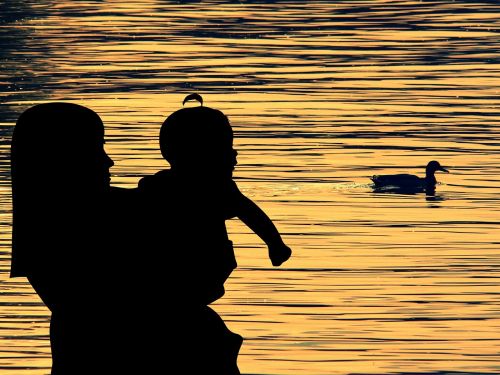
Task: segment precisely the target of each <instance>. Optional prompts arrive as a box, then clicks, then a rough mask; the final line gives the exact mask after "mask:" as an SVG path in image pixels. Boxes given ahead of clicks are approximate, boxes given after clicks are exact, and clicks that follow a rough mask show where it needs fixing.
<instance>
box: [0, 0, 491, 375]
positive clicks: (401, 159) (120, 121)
mask: <svg viewBox="0 0 500 375" xmlns="http://www.w3.org/2000/svg"><path fill="white" fill-rule="evenodd" d="M0 4H1V7H2V8H1V12H0V21H1V23H0V43H1V46H0V61H1V71H0V100H1V103H2V104H1V112H0V113H1V117H0V147H1V153H0V226H1V227H0V272H1V273H0V282H1V288H0V372H1V373H5V374H14V375H15V374H19V375H28V374H29V375H35V374H37V375H38V374H48V373H49V368H50V348H49V341H48V319H49V317H48V311H47V310H46V308H45V307H44V306H43V305H42V304H41V302H40V300H39V299H38V298H37V296H36V295H35V294H34V293H33V290H32V289H31V288H30V286H29V284H28V283H27V281H26V279H23V278H19V279H9V278H8V270H9V267H10V244H11V243H10V232H11V197H10V180H9V147H10V146H9V145H10V135H11V131H12V128H13V125H14V124H15V121H16V119H17V117H18V116H19V114H20V113H21V112H22V111H23V110H25V109H26V108H28V107H30V106H32V105H34V104H36V103H42V102H49V101H70V102H74V103H79V104H82V105H85V106H87V107H90V108H92V109H93V110H95V111H96V112H97V113H99V114H100V115H101V117H102V119H103V120H104V123H105V126H106V139H107V145H106V148H107V151H108V153H109V154H110V156H111V157H112V158H113V159H114V161H115V166H114V167H113V169H112V173H113V178H112V183H113V184H114V185H116V186H122V187H134V186H136V184H137V181H138V179H139V178H140V177H142V176H144V175H147V174H151V173H154V172H155V171H157V170H159V169H162V168H165V167H166V162H164V161H163V159H162V158H161V155H160V153H159V149H158V142H157V136H158V131H159V127H160V125H161V123H162V122H163V120H164V119H165V117H166V116H167V115H168V114H170V113H171V112H173V111H175V110H177V109H179V108H181V106H182V100H183V98H184V96H185V95H187V94H189V93H192V92H198V93H200V94H202V95H203V98H204V100H205V104H206V105H207V106H210V107H214V108H217V109H220V110H222V111H223V112H224V113H226V114H227V115H228V116H229V119H230V121H231V123H232V125H233V128H234V130H235V136H236V139H235V144H236V147H237V149H238V151H239V157H238V161H239V165H238V166H237V169H236V172H235V179H236V181H237V183H238V185H239V186H240V188H241V190H242V191H244V192H245V194H247V195H248V196H249V197H250V198H252V199H253V200H255V201H256V202H257V203H258V204H259V205H260V206H261V207H262V208H263V209H264V210H265V211H266V212H267V213H268V214H269V215H270V216H271V218H273V219H274V220H275V222H276V225H277V227H278V228H279V229H280V231H281V232H282V233H283V237H284V239H285V241H286V242H287V243H288V244H289V245H290V246H291V247H292V248H293V250H294V254H293V258H292V259H291V260H290V261H288V262H287V263H286V264H284V265H283V266H282V267H280V268H273V267H272V265H271V263H270V261H269V260H268V258H267V249H266V248H265V246H264V245H263V244H262V243H261V242H260V240H259V239H258V237H257V236H256V235H254V234H253V233H252V232H250V230H249V229H247V228H246V227H245V226H243V225H242V224H241V223H240V222H238V221H237V220H232V221H231V222H229V223H228V227H229V230H230V234H231V238H232V240H233V241H234V243H235V245H236V252H237V258H238V263H239V268H238V269H237V270H236V271H235V272H234V273H233V274H232V276H231V278H230V279H229V281H228V282H227V292H226V295H225V296H224V298H222V299H221V300H219V301H218V302H217V303H216V304H215V305H214V308H215V309H216V310H217V311H218V312H219V313H220V314H221V315H222V316H223V317H224V319H225V320H226V322H227V324H228V326H229V327H230V328H231V329H232V330H233V331H235V332H238V333H240V334H241V335H243V336H244V337H245V342H244V345H243V348H242V350H241V355H240V357H239V366H240V369H241V371H242V373H243V374H248V375H250V374H265V375H278V374H279V375H285V374H290V375H291V374H294V375H299V374H303V375H320V374H440V375H468V374H476V375H477V374H499V373H500V288H499V287H500V246H499V243H500V230H499V229H500V226H499V219H500V195H499V186H500V183H499V181H500V110H499V102H500V101H499V87H500V60H499V57H500V56H499V50H500V37H499V32H498V31H499V27H500V21H499V20H500V6H499V5H498V3H497V1H473V0H472V1H465V0H462V1H451V0H448V1H432V0H429V1H383V0H380V1H368V0H352V1H313V2H309V1H272V2H271V1H240V2H223V1H207V2H186V3H185V4H182V5H181V4H179V2H175V1H159V0H157V1H154V0H143V1H135V2H133V1H128V2H126V1H118V0H113V1H112V0H110V1H97V0H96V1H78V2H71V1H47V0H42V1H33V0H32V1H23V2H13V1H12V2H10V1H5V2H1V3H0ZM433 159H435V160H439V161H440V162H441V164H442V165H443V166H445V167H447V168H448V169H449V170H450V172H451V173H450V174H437V178H438V181H440V182H441V184H440V185H438V187H437V190H436V194H435V195H433V196H426V195H425V194H413V195H412V194H389V193H377V192H374V191H373V189H372V188H371V185H370V179H369V177H370V176H371V175H373V174H387V173H399V172H409V173H414V174H420V175H421V174H423V173H424V167H425V165H426V164H427V162H428V161H430V160H433ZM200 188H203V184H202V183H201V184H200ZM89 277H90V275H89ZM131 303H133V301H131Z"/></svg>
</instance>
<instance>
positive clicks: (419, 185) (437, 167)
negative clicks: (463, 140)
mask: <svg viewBox="0 0 500 375" xmlns="http://www.w3.org/2000/svg"><path fill="white" fill-rule="evenodd" d="M436 171H443V172H446V173H448V171H447V170H446V169H445V168H443V167H442V166H441V164H439V162H437V161H435V160H433V161H431V162H429V164H427V167H426V168H425V177H418V176H415V175H413V174H388V175H375V176H373V177H372V178H371V180H372V181H373V183H374V184H375V188H376V189H384V188H386V189H391V188H393V189H408V190H417V191H418V190H425V189H434V188H435V186H436V183H437V181H436V177H434V173H435V172H436Z"/></svg>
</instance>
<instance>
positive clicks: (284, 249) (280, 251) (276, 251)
mask: <svg viewBox="0 0 500 375" xmlns="http://www.w3.org/2000/svg"><path fill="white" fill-rule="evenodd" d="M268 249H269V259H271V262H272V263H273V266H275V267H277V266H281V264H282V263H283V262H286V261H287V260H288V258H290V255H292V249H290V248H289V247H288V246H286V245H285V244H284V243H281V244H278V245H271V246H269V247H268Z"/></svg>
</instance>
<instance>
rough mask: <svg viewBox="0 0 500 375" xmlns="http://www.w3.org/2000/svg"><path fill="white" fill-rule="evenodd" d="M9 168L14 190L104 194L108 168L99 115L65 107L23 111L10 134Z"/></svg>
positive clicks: (55, 105)
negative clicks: (94, 192) (100, 192)
mask: <svg viewBox="0 0 500 375" xmlns="http://www.w3.org/2000/svg"><path fill="white" fill-rule="evenodd" d="M11 163H12V164H11V166H12V183H13V188H14V189H16V188H17V187H19V188H21V189H23V190H27V189H28V190H32V189H37V190H40V191H61V190H62V191H75V190H76V191H79V190H84V191H87V190H91V191H99V190H105V189H106V188H107V187H109V181H110V179H109V176H110V175H109V168H110V167H111V166H112V165H113V162H112V160H111V159H110V158H109V157H108V155H107V154H106V152H105V151H104V127H103V123H102V121H101V119H100V118H99V116H98V115H97V114H96V113H95V112H94V111H92V110H90V109H88V108H85V107H83V106H80V105H77V104H71V103H47V104H39V105H36V106H34V107H31V108H29V109H27V110H26V111H25V112H24V113H23V114H22V115H21V116H20V117H19V120H18V121H17V124H16V127H15V129H14V134H13V136H12V148H11Z"/></svg>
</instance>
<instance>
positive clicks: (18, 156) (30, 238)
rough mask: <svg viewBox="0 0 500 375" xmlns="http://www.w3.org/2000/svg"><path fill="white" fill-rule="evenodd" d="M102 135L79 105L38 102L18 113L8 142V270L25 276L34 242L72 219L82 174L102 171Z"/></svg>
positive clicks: (95, 119)
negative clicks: (10, 210) (10, 226)
mask: <svg viewBox="0 0 500 375" xmlns="http://www.w3.org/2000/svg"><path fill="white" fill-rule="evenodd" d="M103 141H104V128H103V123H102V121H101V119H100V118H99V116H98V115H97V114H96V113H95V112H93V111H92V110H90V109H88V108H85V107H83V106H80V105H76V104H70V103H47V104H39V105H36V106H34V107H31V108H29V109H27V110H26V111H25V112H24V113H23V114H21V116H20V117H19V119H18V121H17V123H16V126H15V128H14V133H13V136H12V144H11V177H12V204H13V234H12V272H11V275H12V276H26V273H27V272H29V270H28V268H29V264H32V262H33V256H32V255H33V252H34V251H36V250H35V249H34V247H38V250H40V249H43V248H44V247H45V248H50V246H52V245H53V244H52V243H51V241H50V240H47V241H44V238H45V237H50V236H51V235H52V236H54V234H49V233H48V232H57V231H58V230H60V231H61V232H62V228H58V223H59V222H61V221H62V220H67V221H68V222H71V220H72V217H71V215H72V214H73V212H75V209H74V207H72V204H74V202H76V201H77V200H81V199H82V197H84V196H85V195H84V194H83V193H84V191H83V190H84V189H86V185H85V183H82V184H80V182H81V180H82V181H87V180H93V179H94V175H98V174H102V172H101V171H100V169H99V168H101V169H102V166H99V163H101V164H102V161H103V159H102V156H101V155H100V154H99V152H103ZM108 168H109V167H108ZM98 178H101V179H102V176H96V177H95V181H97V179H98ZM91 183H93V181H91ZM80 193H81V194H80ZM72 209H73V211H72ZM51 226H52V227H51ZM60 236H61V235H60ZM62 236H64V235H62ZM54 238H55V236H54ZM61 238H62V237H61Z"/></svg>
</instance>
